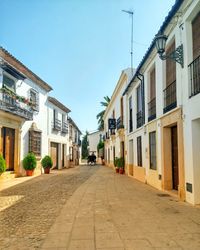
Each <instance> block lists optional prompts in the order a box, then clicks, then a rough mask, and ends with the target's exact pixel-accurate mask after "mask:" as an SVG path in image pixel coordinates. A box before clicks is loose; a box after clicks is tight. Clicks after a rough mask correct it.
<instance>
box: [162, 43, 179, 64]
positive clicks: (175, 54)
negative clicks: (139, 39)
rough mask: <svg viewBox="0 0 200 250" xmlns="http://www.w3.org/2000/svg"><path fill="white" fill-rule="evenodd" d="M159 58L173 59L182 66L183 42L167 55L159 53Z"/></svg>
mask: <svg viewBox="0 0 200 250" xmlns="http://www.w3.org/2000/svg"><path fill="white" fill-rule="evenodd" d="M160 59H162V60H166V59H171V60H174V61H176V62H177V63H179V64H180V65H181V67H182V68H183V64H184V61H183V44H181V45H180V46H178V47H177V48H176V49H175V50H174V51H173V52H172V53H171V54H169V55H163V54H160Z"/></svg>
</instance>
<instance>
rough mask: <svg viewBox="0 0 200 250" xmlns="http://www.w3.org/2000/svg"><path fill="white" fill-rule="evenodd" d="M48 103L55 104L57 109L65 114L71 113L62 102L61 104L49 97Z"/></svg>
mask: <svg viewBox="0 0 200 250" xmlns="http://www.w3.org/2000/svg"><path fill="white" fill-rule="evenodd" d="M48 101H49V102H51V103H53V104H54V105H55V106H56V107H58V108H60V109H62V110H63V111H64V112H66V113H69V112H71V110H70V109H68V108H67V107H66V106H64V105H63V104H62V103H61V102H59V101H58V100H57V99H56V98H54V97H51V96H48Z"/></svg>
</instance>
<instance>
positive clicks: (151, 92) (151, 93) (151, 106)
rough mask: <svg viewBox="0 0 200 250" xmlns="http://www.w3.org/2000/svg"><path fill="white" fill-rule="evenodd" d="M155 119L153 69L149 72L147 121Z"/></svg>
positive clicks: (154, 79) (154, 76)
mask: <svg viewBox="0 0 200 250" xmlns="http://www.w3.org/2000/svg"><path fill="white" fill-rule="evenodd" d="M155 118H156V70H155V67H154V68H153V69H152V70H151V72H150V86H149V103H148V121H151V120H153V119H155Z"/></svg>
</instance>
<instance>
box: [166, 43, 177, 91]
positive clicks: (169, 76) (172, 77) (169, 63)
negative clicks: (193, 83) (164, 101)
mask: <svg viewBox="0 0 200 250" xmlns="http://www.w3.org/2000/svg"><path fill="white" fill-rule="evenodd" d="M174 50H175V41H173V43H172V44H171V45H170V46H169V47H168V48H167V50H166V55H170V54H171V53H172V52H173V51H174ZM175 81H176V62H175V61H173V60H171V59H167V60H166V87H168V86H169V85H170V84H172V83H173V82H175Z"/></svg>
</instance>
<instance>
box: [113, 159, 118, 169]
mask: <svg viewBox="0 0 200 250" xmlns="http://www.w3.org/2000/svg"><path fill="white" fill-rule="evenodd" d="M118 160H119V158H118V157H115V159H114V165H115V167H116V168H118Z"/></svg>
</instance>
